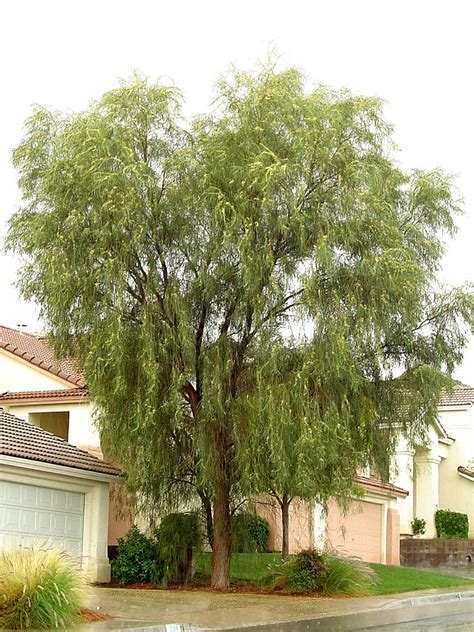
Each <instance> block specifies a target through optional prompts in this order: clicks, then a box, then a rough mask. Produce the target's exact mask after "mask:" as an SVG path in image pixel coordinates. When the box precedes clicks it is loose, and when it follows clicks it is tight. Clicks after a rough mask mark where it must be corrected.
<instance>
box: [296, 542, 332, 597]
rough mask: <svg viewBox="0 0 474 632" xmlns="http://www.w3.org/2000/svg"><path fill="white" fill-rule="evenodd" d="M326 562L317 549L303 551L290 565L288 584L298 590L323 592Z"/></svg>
mask: <svg viewBox="0 0 474 632" xmlns="http://www.w3.org/2000/svg"><path fill="white" fill-rule="evenodd" d="M326 575H327V568H326V564H325V562H324V560H323V557H322V556H321V555H320V554H319V553H318V551H317V550H316V549H308V550H307V551H301V552H300V553H298V555H297V556H296V557H295V559H294V560H293V562H292V564H291V565H290V573H289V582H288V585H289V587H290V588H291V589H292V590H296V591H298V592H322V586H323V585H324V582H325V577H326Z"/></svg>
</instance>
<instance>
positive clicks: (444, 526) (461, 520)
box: [435, 509, 469, 540]
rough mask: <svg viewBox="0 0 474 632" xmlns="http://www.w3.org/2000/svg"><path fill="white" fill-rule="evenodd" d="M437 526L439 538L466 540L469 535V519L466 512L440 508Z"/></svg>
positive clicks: (436, 518)
mask: <svg viewBox="0 0 474 632" xmlns="http://www.w3.org/2000/svg"><path fill="white" fill-rule="evenodd" d="M435 527H436V533H437V535H438V538H443V539H450V540H465V539H467V538H468V537H469V519H468V517H467V515H466V514H463V513H458V512H457V511H445V510H444V509H438V511H437V512H436V513H435Z"/></svg>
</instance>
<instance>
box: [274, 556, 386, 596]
mask: <svg viewBox="0 0 474 632" xmlns="http://www.w3.org/2000/svg"><path fill="white" fill-rule="evenodd" d="M376 582H377V575H376V574H375V572H374V571H373V570H372V569H371V568H370V567H369V566H367V565H366V564H364V563H363V562H361V561H359V560H356V559H353V558H348V557H341V556H338V555H327V554H321V553H319V551H317V550H316V549H308V550H306V551H301V552H300V553H298V555H296V556H295V557H293V558H291V559H290V561H289V562H286V563H285V564H282V565H281V566H279V567H277V568H275V569H274V570H273V572H272V573H271V575H269V576H268V577H267V578H266V579H265V580H264V582H263V584H262V586H263V587H267V588H268V587H270V588H274V589H277V590H283V591H285V592H297V593H312V594H315V593H317V594H323V595H344V596H347V597H363V596H366V595H370V594H373V592H374V587H375V584H376Z"/></svg>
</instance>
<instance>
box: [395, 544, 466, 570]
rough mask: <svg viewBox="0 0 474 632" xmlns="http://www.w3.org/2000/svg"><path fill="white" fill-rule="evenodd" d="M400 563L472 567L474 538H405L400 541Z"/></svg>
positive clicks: (432, 566)
mask: <svg viewBox="0 0 474 632" xmlns="http://www.w3.org/2000/svg"><path fill="white" fill-rule="evenodd" d="M400 564H401V565H402V566H415V567H421V568H437V567H439V566H452V567H472V568H474V540H438V539H432V540H431V539H419V540H417V539H415V538H407V539H406V540H401V541H400Z"/></svg>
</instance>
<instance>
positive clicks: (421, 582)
mask: <svg viewBox="0 0 474 632" xmlns="http://www.w3.org/2000/svg"><path fill="white" fill-rule="evenodd" d="M281 564H282V561H281V555H280V554H279V553H255V554H253V553H235V554H234V555H232V559H231V563H230V578H231V581H232V582H233V583H238V584H244V585H246V584H247V585H249V586H255V585H257V586H259V585H260V584H261V582H263V581H264V580H265V578H267V577H268V576H270V575H271V574H272V573H275V572H278V569H279V568H280V567H281ZM369 566H370V567H371V568H372V569H373V571H374V572H375V574H376V575H377V577H378V580H379V581H378V582H377V584H376V586H375V588H374V589H373V594H375V595H388V594H390V593H400V592H409V591H414V590H425V589H427V588H450V587H453V586H464V585H468V584H471V585H472V584H474V578H473V579H464V578H462V577H451V576H448V575H440V574H439V573H434V572H431V571H423V570H418V569H413V568H405V567H401V566H386V565H385V564H369ZM210 574H211V554H210V553H201V554H200V555H199V556H198V558H197V560H196V577H195V581H196V582H205V583H207V582H208V581H209V578H210Z"/></svg>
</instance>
